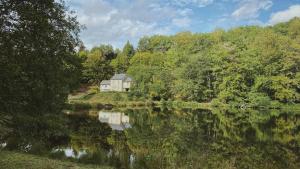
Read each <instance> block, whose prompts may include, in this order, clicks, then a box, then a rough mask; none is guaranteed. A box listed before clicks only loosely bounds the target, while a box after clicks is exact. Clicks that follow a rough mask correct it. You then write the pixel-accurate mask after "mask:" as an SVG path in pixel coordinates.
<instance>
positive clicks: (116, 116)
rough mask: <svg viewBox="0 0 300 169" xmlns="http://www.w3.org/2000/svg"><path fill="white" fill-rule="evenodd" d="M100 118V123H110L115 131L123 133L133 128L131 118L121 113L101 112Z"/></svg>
mask: <svg viewBox="0 0 300 169" xmlns="http://www.w3.org/2000/svg"><path fill="white" fill-rule="evenodd" d="M98 117H99V121H100V122H102V123H108V124H109V126H110V127H111V128H112V129H113V130H118V131H122V130H124V129H126V128H130V127H131V126H130V123H129V116H127V115H125V114H124V113H121V112H105V111H100V112H99V113H98Z"/></svg>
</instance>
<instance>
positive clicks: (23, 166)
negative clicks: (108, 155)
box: [0, 151, 111, 169]
mask: <svg viewBox="0 0 300 169" xmlns="http://www.w3.org/2000/svg"><path fill="white" fill-rule="evenodd" d="M0 168H3V169H111V167H106V166H96V165H83V164H78V163H73V162H64V161H59V160H52V159H48V158H45V157H39V156H34V155H29V154H22V153H16V152H10V151H0Z"/></svg>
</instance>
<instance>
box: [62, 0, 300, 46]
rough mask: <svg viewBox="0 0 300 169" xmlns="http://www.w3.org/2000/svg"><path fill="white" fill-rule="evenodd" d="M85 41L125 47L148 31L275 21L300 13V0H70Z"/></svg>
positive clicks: (164, 32)
mask: <svg viewBox="0 0 300 169" xmlns="http://www.w3.org/2000/svg"><path fill="white" fill-rule="evenodd" d="M67 5H68V6H70V8H71V10H74V11H75V12H76V14H77V16H78V20H79V22H80V23H81V24H83V25H85V27H86V29H85V30H83V31H82V33H81V39H82V40H83V42H84V44H85V45H86V46H87V47H88V48H91V47H93V46H96V45H100V44H111V45H113V46H114V47H117V48H121V47H123V45H124V43H125V42H126V41H127V40H129V41H130V42H132V43H133V44H135V45H136V44H137V42H138V40H139V39H140V38H141V37H143V36H150V35H154V34H161V35H172V34H176V33H177V32H181V31H191V32H210V31H213V30H214V29H216V28H223V29H229V28H232V27H236V26H242V25H261V26H266V25H274V24H277V23H280V22H285V21H288V20H290V19H291V18H293V17H295V16H299V17H300V0H67Z"/></svg>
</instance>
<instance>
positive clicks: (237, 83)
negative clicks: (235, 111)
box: [79, 18, 300, 107]
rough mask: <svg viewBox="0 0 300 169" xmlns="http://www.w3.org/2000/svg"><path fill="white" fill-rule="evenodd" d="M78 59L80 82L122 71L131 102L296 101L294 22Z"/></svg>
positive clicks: (145, 41)
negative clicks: (129, 80)
mask: <svg viewBox="0 0 300 169" xmlns="http://www.w3.org/2000/svg"><path fill="white" fill-rule="evenodd" d="M79 55H80V56H81V58H83V78H82V80H83V82H85V83H88V82H91V83H95V82H97V83H99V82H100V81H101V80H104V79H108V78H109V77H110V76H112V75H113V73H115V72H117V73H125V72H127V73H128V74H129V75H131V76H132V77H133V79H134V80H135V83H134V88H133V89H132V90H131V92H130V95H131V96H132V97H136V98H140V97H143V98H148V99H152V100H162V99H163V100H183V101H197V102H211V101H218V102H222V103H244V104H248V105H251V106H254V107H255V106H260V105H266V104H269V103H270V102H271V101H275V102H281V103H298V102H299V101H300V95H299V92H300V73H299V68H300V19H299V18H294V19H292V20H291V21H289V22H287V23H281V24H278V25H275V26H268V27H259V26H244V27H238V28H233V29H230V30H228V31H224V30H222V29H217V30H215V31H213V32H211V33H191V32H181V33H178V34H176V35H173V36H161V35H155V36H151V37H143V38H141V39H140V40H139V43H138V46H137V48H136V49H134V48H133V46H132V45H131V44H130V43H129V42H127V43H126V45H125V46H124V48H123V50H122V51H121V50H119V49H116V50H114V49H113V48H112V46H110V45H101V46H99V47H94V48H92V49H91V50H81V51H80V52H79Z"/></svg>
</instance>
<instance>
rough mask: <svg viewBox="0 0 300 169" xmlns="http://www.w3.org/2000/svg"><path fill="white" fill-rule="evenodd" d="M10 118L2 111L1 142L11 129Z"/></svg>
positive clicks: (0, 119)
mask: <svg viewBox="0 0 300 169" xmlns="http://www.w3.org/2000/svg"><path fill="white" fill-rule="evenodd" d="M10 119H11V117H10V116H8V115H7V114H4V113H2V112H0V144H1V142H2V141H3V138H4V137H5V136H6V135H7V134H8V133H9V132H10V131H11V129H10V128H9V127H8V124H9V122H10Z"/></svg>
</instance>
